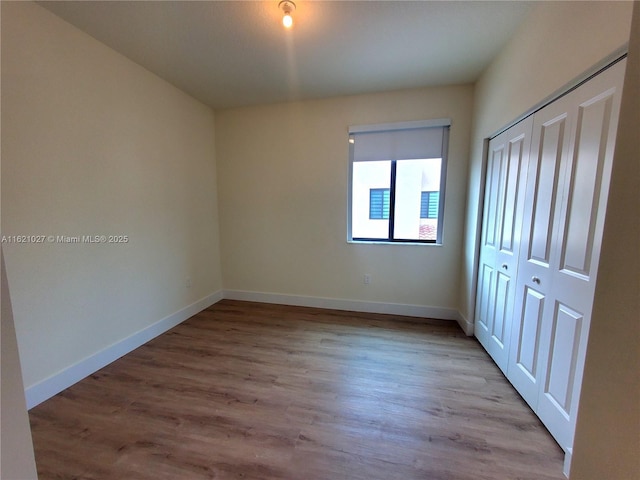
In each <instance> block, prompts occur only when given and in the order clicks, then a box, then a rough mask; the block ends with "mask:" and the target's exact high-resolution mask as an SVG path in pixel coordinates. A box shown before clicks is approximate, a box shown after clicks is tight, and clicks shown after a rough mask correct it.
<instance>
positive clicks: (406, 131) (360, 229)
mask: <svg viewBox="0 0 640 480" xmlns="http://www.w3.org/2000/svg"><path fill="white" fill-rule="evenodd" d="M449 125H450V121H449V120H432V121H421V122H404V123H400V124H387V125H365V126H360V127H351V128H350V129H349V143H350V164H349V166H350V171H349V172H350V182H349V187H350V192H349V234H348V239H349V240H350V241H356V242H358V241H362V242H385V243H386V242H401V243H407V242H408V243H442V224H443V222H442V218H443V212H444V204H443V203H444V202H443V199H444V185H445V178H446V177H445V174H446V152H447V144H448V138H449Z"/></svg>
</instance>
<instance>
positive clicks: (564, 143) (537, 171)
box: [525, 106, 568, 266]
mask: <svg viewBox="0 0 640 480" xmlns="http://www.w3.org/2000/svg"><path fill="white" fill-rule="evenodd" d="M555 110H560V111H561V110H562V108H557V106H556V109H555ZM552 113H555V112H552ZM547 115H548V113H547ZM535 128H536V127H535V126H534V129H535ZM566 129H567V115H566V113H565V112H562V113H561V114H560V115H559V116H557V117H555V118H552V119H550V120H548V121H546V122H545V123H543V124H542V125H541V126H540V130H539V131H540V134H539V137H537V139H538V141H537V142H535V143H534V145H535V146H537V147H538V150H537V155H536V156H535V157H534V158H535V163H534V165H530V167H529V168H530V169H532V168H533V172H532V174H533V175H534V182H533V185H532V186H531V187H530V189H532V191H531V192H530V195H529V196H528V198H531V206H530V208H531V213H530V214H529V215H527V213H529V212H528V210H525V218H530V219H531V227H530V230H529V232H528V235H527V239H528V245H529V256H528V260H529V261H533V262H536V263H538V264H540V265H542V266H548V265H549V256H550V252H551V242H552V235H551V232H552V228H553V220H554V218H555V213H556V207H557V190H558V188H557V187H558V178H559V170H560V164H561V157H562V154H563V152H565V151H566V150H565V149H566V148H567V147H568V139H567V136H566ZM536 130H537V129H536ZM534 148H535V147H534Z"/></svg>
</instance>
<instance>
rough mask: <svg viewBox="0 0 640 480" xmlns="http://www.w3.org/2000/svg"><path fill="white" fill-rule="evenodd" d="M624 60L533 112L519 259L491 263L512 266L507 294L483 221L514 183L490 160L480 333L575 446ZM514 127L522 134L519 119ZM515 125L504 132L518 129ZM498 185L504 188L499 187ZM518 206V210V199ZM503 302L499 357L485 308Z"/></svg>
mask: <svg viewBox="0 0 640 480" xmlns="http://www.w3.org/2000/svg"><path fill="white" fill-rule="evenodd" d="M625 65H626V61H625V60H622V61H620V62H618V63H616V64H615V65H613V66H611V67H610V68H608V69H607V70H605V71H604V72H602V73H600V74H599V75H597V76H595V77H594V78H592V79H590V80H589V81H588V82H586V83H584V84H582V85H580V86H579V87H577V88H576V89H574V90H573V91H571V92H569V93H568V94H566V95H564V96H563V97H561V98H560V99H559V100H556V101H555V102H553V103H551V104H549V105H548V106H546V107H544V108H543V109H541V110H539V111H538V112H536V113H535V114H534V115H532V116H531V117H529V118H531V120H532V130H531V139H530V142H531V144H530V149H529V151H528V152H527V154H526V157H527V159H528V163H527V167H526V168H522V169H521V172H522V173H521V175H520V177H521V178H519V179H518V182H517V184H518V185H524V187H519V188H521V189H522V190H523V199H524V200H523V206H522V210H521V213H517V214H516V215H518V214H520V215H521V218H515V219H514V220H513V221H511V220H509V222H512V223H513V225H520V226H521V228H520V230H518V233H517V234H515V235H514V237H515V238H516V239H517V241H516V242H514V245H517V247H518V250H517V251H514V252H513V253H512V256H513V257H514V258H517V260H514V263H515V264H516V265H515V267H512V265H511V264H509V263H506V262H505V264H506V265H507V266H506V268H503V264H502V263H500V261H494V262H493V268H494V270H498V271H500V269H503V270H507V271H511V272H513V276H512V277H510V278H509V281H508V283H509V291H510V294H509V295H506V294H505V295H502V292H499V293H498V292H497V291H495V292H492V293H490V294H486V295H485V293H484V289H485V284H484V283H483V282H484V275H485V273H484V272H488V271H490V268H489V267H486V266H485V264H483V258H487V259H488V258H490V256H489V255H486V254H485V255H484V257H483V254H484V250H485V248H486V247H485V243H486V242H487V238H486V234H485V229H487V230H489V231H491V225H493V223H495V220H494V219H493V218H492V211H491V205H492V195H493V196H495V197H497V198H499V197H500V195H506V191H507V190H508V187H506V190H505V187H503V186H502V185H503V184H502V183H500V181H497V180H494V177H493V176H492V173H491V172H492V170H491V169H492V160H491V155H492V150H491V149H490V151H489V159H488V164H487V184H486V191H485V210H484V211H485V217H484V219H483V238H482V242H483V243H482V244H481V248H480V269H479V272H478V303H477V305H478V306H477V308H478V309H479V310H478V313H477V315H476V328H475V330H476V335H477V337H478V338H479V339H480V341H481V343H482V344H483V345H484V346H485V348H486V349H487V351H488V352H489V353H490V354H491V355H492V357H493V358H494V359H496V362H497V363H498V365H499V366H500V368H501V369H502V370H503V371H504V372H505V373H506V376H507V378H508V379H509V380H510V381H511V382H512V384H513V385H514V386H515V387H516V389H517V390H518V391H519V392H520V394H521V395H522V396H523V398H524V399H525V400H526V401H527V403H529V405H530V406H531V407H532V409H533V410H534V411H535V412H536V414H537V415H538V416H539V417H540V419H541V420H542V421H543V423H544V424H545V425H546V426H547V428H548V429H549V431H550V432H551V434H552V435H553V436H554V437H555V438H556V440H557V441H558V443H559V444H560V446H562V448H563V449H564V450H565V451H568V452H569V451H571V448H572V445H573V434H574V430H575V422H576V414H577V409H578V401H579V397H580V386H581V383H582V372H583V368H584V360H585V354H586V347H587V339H588V335H589V326H590V321H591V308H592V304H593V295H594V290H595V282H596V275H597V269H598V260H599V255H600V243H601V239H602V232H603V226H604V216H605V211H606V202H607V196H608V188H609V178H610V173H611V165H612V161H613V149H614V145H615V136H616V130H617V121H618V115H619V109H620V97H621V90H622V82H623V77H624V68H625ZM521 123H522V122H521ZM513 128H515V130H514V133H517V134H518V135H521V129H522V126H521V124H518V125H516V126H515V127H513ZM511 130H512V129H509V130H507V131H506V132H504V133H503V134H501V135H500V136H504V135H506V136H507V138H508V137H510V136H511V134H509V132H510V131H511ZM500 136H498V137H496V138H495V139H493V140H492V141H491V142H490V143H493V142H494V140H496V139H499V137H500ZM499 143H500V142H498V144H499ZM495 189H497V190H505V193H494V192H493V190H495ZM514 208H515V209H516V212H520V210H517V209H518V208H519V207H518V203H517V200H516V203H514ZM507 210H508V208H507ZM498 218H499V217H498ZM497 258H498V257H496V259H497ZM501 259H502V257H500V260H501ZM501 274H502V272H501V273H499V274H498V273H494V275H501ZM492 281H493V282H494V283H495V284H496V285H498V284H499V281H496V280H492ZM489 285H491V282H489ZM501 310H504V311H505V312H506V313H505V314H507V313H508V312H510V314H509V319H508V320H504V319H500V322H501V323H504V324H508V325H509V326H510V331H509V332H505V333H504V334H503V338H504V339H505V340H504V341H502V344H503V346H502V347H501V348H500V351H499V352H498V353H497V355H496V353H495V352H496V351H497V349H496V346H495V345H493V344H492V340H491V337H488V335H487V333H486V331H487V330H491V329H493V330H491V331H494V330H495V326H494V324H495V321H496V320H495V319H496V318H499V315H498V316H496V315H495V314H490V315H487V314H486V313H485V312H495V311H501ZM492 322H493V323H492ZM487 338H489V341H488V342H487ZM493 343H495V342H493ZM505 352H506V353H505ZM505 355H506V361H505V360H504V358H503V357H504V356H505ZM505 364H506V365H505Z"/></svg>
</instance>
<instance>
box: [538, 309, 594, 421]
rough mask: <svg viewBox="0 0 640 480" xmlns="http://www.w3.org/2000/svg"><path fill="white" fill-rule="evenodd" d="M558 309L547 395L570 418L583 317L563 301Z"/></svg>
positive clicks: (548, 372)
mask: <svg viewBox="0 0 640 480" xmlns="http://www.w3.org/2000/svg"><path fill="white" fill-rule="evenodd" d="M555 312H556V314H555V315H554V321H553V326H552V331H551V349H550V352H549V353H550V354H549V363H548V369H547V372H546V381H545V387H544V394H545V395H546V396H547V397H548V398H549V400H551V401H552V402H553V403H554V404H555V407H556V408H557V409H558V410H559V411H560V413H562V414H564V416H565V417H566V418H567V419H569V417H570V416H571V414H572V413H573V412H572V411H571V396H572V393H573V388H574V379H575V368H576V364H577V360H578V347H579V344H580V333H581V330H582V323H583V319H584V317H583V316H582V315H581V314H580V313H578V312H576V311H575V310H573V309H571V308H569V307H568V306H566V305H563V304H557V306H556V309H555Z"/></svg>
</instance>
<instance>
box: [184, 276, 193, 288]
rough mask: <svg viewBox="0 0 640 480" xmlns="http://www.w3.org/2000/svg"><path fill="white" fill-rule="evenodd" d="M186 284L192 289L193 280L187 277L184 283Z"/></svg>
mask: <svg viewBox="0 0 640 480" xmlns="http://www.w3.org/2000/svg"><path fill="white" fill-rule="evenodd" d="M184 284H185V286H186V287H187V288H191V278H190V277H187V280H186V281H185V282H184Z"/></svg>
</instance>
